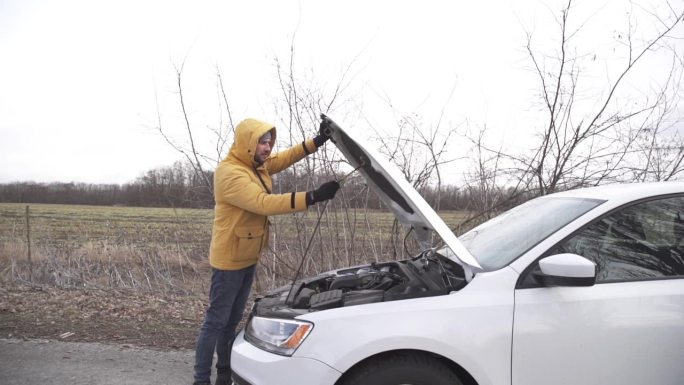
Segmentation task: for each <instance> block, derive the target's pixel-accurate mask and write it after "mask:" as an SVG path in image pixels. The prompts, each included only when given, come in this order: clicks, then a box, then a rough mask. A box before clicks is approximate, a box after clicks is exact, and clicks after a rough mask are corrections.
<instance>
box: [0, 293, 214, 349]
mask: <svg viewBox="0 0 684 385" xmlns="http://www.w3.org/2000/svg"><path fill="white" fill-rule="evenodd" d="M206 304H207V299H206V298H204V296H203V297H199V296H189V295H160V294H155V293H140V292H133V291H103V290H74V289H72V290H65V289H55V288H41V287H11V288H7V287H5V288H0V338H12V339H36V338H42V339H52V340H59V341H66V342H101V343H115V344H123V345H126V344H129V345H131V346H138V347H148V348H154V349H165V350H166V349H192V348H194V344H195V340H196V338H197V333H198V331H199V327H200V325H201V322H202V319H203V316H204V310H205V306H206Z"/></svg>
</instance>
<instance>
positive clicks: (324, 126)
mask: <svg viewBox="0 0 684 385" xmlns="http://www.w3.org/2000/svg"><path fill="white" fill-rule="evenodd" d="M330 132H331V128H330V124H329V123H328V121H327V120H325V119H323V120H322V121H321V125H320V127H319V128H318V135H316V137H314V139H313V141H314V144H315V145H316V147H321V146H322V145H323V144H324V143H325V142H327V141H328V139H330Z"/></svg>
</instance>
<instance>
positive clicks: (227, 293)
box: [195, 265, 256, 382]
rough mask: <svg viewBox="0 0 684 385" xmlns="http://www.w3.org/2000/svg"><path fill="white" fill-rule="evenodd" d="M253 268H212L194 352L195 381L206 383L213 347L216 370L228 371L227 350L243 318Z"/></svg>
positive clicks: (228, 357) (229, 348) (209, 371)
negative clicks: (206, 301)
mask: <svg viewBox="0 0 684 385" xmlns="http://www.w3.org/2000/svg"><path fill="white" fill-rule="evenodd" d="M255 268H256V265H252V266H249V267H246V268H244V269H242V270H217V269H212V274H211V288H210V289H209V308H208V309H207V313H206V315H205V316H204V323H203V324H202V329H200V333H199V337H197V350H196V351H195V381H196V382H209V377H210V376H211V361H212V360H213V358H214V349H216V355H217V357H218V360H217V362H216V369H217V370H219V371H221V372H227V373H229V372H230V351H231V349H232V346H233V339H234V338H235V328H236V327H237V325H238V324H239V323H240V320H241V319H242V313H243V312H244V310H245V304H246V303H247V297H249V291H250V289H251V287H252V280H253V278H254V270H255Z"/></svg>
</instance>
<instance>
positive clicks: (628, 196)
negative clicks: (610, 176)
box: [550, 182, 684, 202]
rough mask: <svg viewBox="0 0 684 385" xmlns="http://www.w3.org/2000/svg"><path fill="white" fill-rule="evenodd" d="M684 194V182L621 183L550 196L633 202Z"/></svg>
mask: <svg viewBox="0 0 684 385" xmlns="http://www.w3.org/2000/svg"><path fill="white" fill-rule="evenodd" d="M676 193H684V182H650V183H620V184H607V185H602V186H597V187H588V188H581V189H576V190H568V191H563V192H559V193H556V194H553V195H550V196H554V197H573V198H589V199H601V200H606V201H616V202H617V201H633V200H638V199H644V198H649V197H653V196H658V195H667V194H676Z"/></svg>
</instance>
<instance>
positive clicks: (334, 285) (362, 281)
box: [253, 250, 466, 318]
mask: <svg viewBox="0 0 684 385" xmlns="http://www.w3.org/2000/svg"><path fill="white" fill-rule="evenodd" d="M465 283H466V281H465V279H464V274H463V269H462V268H461V266H460V265H458V264H457V263H455V262H453V261H451V260H449V259H447V258H445V257H443V256H442V255H440V254H438V253H436V252H434V251H433V250H427V251H425V252H423V253H421V254H420V255H418V256H417V257H414V258H412V259H408V260H403V261H392V262H384V263H372V264H369V265H363V266H357V267H351V268H346V269H341V270H336V271H331V272H327V273H323V274H321V275H318V276H316V277H311V278H306V279H302V280H299V281H297V282H296V283H295V284H294V285H287V286H283V287H281V288H279V289H276V290H274V291H273V292H271V293H269V294H267V295H266V296H264V297H262V298H258V299H257V300H256V301H255V304H254V307H253V314H254V315H259V316H274V317H287V318H291V317H296V316H297V315H300V314H304V313H307V312H312V311H320V310H325V309H332V308H338V307H345V306H355V305H363V304H368V303H375V302H386V301H396V300H401V299H409V298H419V297H428V296H435V295H443V294H448V293H449V292H451V291H454V290H459V289H460V288H461V287H463V286H464V285H465Z"/></svg>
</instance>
